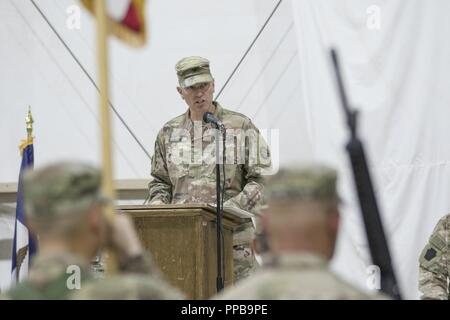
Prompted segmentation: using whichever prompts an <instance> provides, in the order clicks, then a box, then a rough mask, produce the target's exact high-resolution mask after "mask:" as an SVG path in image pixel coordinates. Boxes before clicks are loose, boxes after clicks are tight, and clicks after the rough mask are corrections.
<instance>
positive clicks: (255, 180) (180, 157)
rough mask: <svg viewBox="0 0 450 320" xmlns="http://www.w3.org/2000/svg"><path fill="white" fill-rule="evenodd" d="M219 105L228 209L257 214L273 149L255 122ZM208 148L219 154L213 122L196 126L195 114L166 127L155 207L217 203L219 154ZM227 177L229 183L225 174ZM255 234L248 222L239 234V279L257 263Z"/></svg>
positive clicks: (158, 152)
mask: <svg viewBox="0 0 450 320" xmlns="http://www.w3.org/2000/svg"><path fill="white" fill-rule="evenodd" d="M214 105H215V111H214V115H215V116H216V117H217V118H218V119H219V120H220V121H221V122H222V123H223V124H224V126H225V127H226V128H227V138H226V139H225V143H226V147H225V148H226V160H225V177H226V184H225V195H224V206H232V207H237V208H240V209H243V210H246V211H249V212H253V213H255V212H257V211H258V210H259V208H260V206H261V204H262V201H263V199H262V189H263V185H262V183H261V180H262V176H261V174H262V172H263V170H264V169H267V168H269V167H270V154H269V150H268V148H267V145H266V143H265V141H264V139H262V137H261V136H260V134H259V131H258V129H257V128H256V127H255V126H254V124H253V123H252V122H251V120H250V119H249V118H247V117H245V116H244V115H242V114H240V113H237V112H233V111H230V110H227V109H224V108H222V107H221V106H220V105H219V104H218V103H217V102H214ZM239 130H241V131H239ZM238 132H240V133H247V134H248V136H249V137H250V138H249V139H248V141H253V144H252V145H251V144H249V143H247V142H246V140H244V139H245V137H244V135H243V134H241V135H239V134H236V133H238ZM230 133H231V134H230ZM233 134H235V135H236V136H239V137H238V138H236V141H238V143H235V142H236V141H235V140H234V139H233V138H232V137H233ZM202 150H203V158H202ZM205 150H206V151H208V150H209V151H211V150H212V151H215V139H214V130H213V128H212V126H211V124H205V123H203V124H202V122H200V121H199V122H195V123H194V122H193V121H192V120H191V119H190V117H189V110H188V111H187V112H186V113H184V114H182V115H180V116H178V117H176V118H174V119H173V120H171V121H169V122H168V123H166V124H165V125H164V127H163V128H162V129H161V130H160V132H159V133H158V136H157V138H156V142H155V150H154V155H153V158H152V176H153V180H152V181H151V182H150V183H149V198H150V204H170V203H172V204H181V203H210V204H215V203H216V173H215V154H214V152H205ZM205 153H206V154H205ZM230 159H231V160H230ZM221 179H222V180H221V181H223V173H222V172H221ZM253 230H254V229H253V226H252V224H246V225H244V226H242V227H241V228H240V229H239V230H236V232H235V234H234V238H233V242H234V243H233V246H234V265H235V267H234V275H235V280H239V279H241V278H244V277H246V276H247V275H248V274H249V273H250V272H251V271H252V270H253V268H254V267H255V265H256V263H255V258H254V255H253V253H252V250H251V248H250V241H251V238H252V235H253Z"/></svg>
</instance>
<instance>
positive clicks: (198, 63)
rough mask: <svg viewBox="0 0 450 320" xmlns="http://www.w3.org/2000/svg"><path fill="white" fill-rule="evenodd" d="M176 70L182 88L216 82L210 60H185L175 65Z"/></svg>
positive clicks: (189, 58)
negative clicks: (210, 67)
mask: <svg viewBox="0 0 450 320" xmlns="http://www.w3.org/2000/svg"><path fill="white" fill-rule="evenodd" d="M175 70H176V71H177V76H178V83H179V84H180V86H181V87H182V88H187V87H190V86H193V85H196V84H199V83H207V82H213V81H214V79H213V77H212V75H211V70H210V69H209V60H208V59H205V58H202V57H195V56H194V57H186V58H183V59H181V60H180V61H178V63H177V64H176V65H175Z"/></svg>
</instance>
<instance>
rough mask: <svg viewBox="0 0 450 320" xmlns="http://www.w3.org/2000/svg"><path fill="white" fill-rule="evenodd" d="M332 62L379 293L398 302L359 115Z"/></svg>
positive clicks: (332, 52)
mask: <svg viewBox="0 0 450 320" xmlns="http://www.w3.org/2000/svg"><path fill="white" fill-rule="evenodd" d="M331 59H332V61H333V66H334V71H335V75H336V81H337V85H338V90H339V95H340V99H341V103H342V106H343V108H344V112H345V115H346V118H347V125H348V128H349V129H350V140H349V142H348V143H347V145H346V149H347V152H348V154H349V157H350V161H351V165H352V172H353V178H354V181H355V184H356V189H357V192H358V198H359V205H360V207H361V213H362V216H363V220H364V226H365V229H366V234H367V240H368V244H369V249H370V253H371V256H372V262H373V263H374V264H375V265H376V266H378V267H379V268H380V272H381V273H380V276H381V290H382V291H383V292H384V293H386V294H388V295H390V296H391V297H392V298H394V299H397V300H400V299H401V296H400V291H399V288H398V284H397V280H396V277H395V273H394V269H393V268H392V262H391V256H390V254H389V247H388V244H387V241H386V237H385V233H384V229H383V225H382V222H381V218H380V212H379V210H378V206H377V201H376V198H375V193H374V191H373V185H372V180H371V178H370V173H369V168H368V166H367V161H366V155H365V152H364V146H363V144H362V142H361V140H360V139H359V138H358V135H357V132H356V125H357V115H358V113H357V111H356V110H351V109H350V106H349V104H348V100H347V96H346V93H345V90H344V84H343V80H342V75H341V71H340V68H339V61H338V57H337V53H336V51H335V50H334V49H331Z"/></svg>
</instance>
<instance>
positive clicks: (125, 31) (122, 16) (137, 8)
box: [80, 0, 147, 46]
mask: <svg viewBox="0 0 450 320" xmlns="http://www.w3.org/2000/svg"><path fill="white" fill-rule="evenodd" d="M80 1H81V3H82V4H83V5H84V6H85V7H86V8H87V9H88V10H89V11H90V12H91V13H92V14H95V13H94V12H95V3H94V1H96V0H80ZM105 5H106V12H107V15H108V21H109V29H110V31H111V32H112V33H113V34H114V35H115V36H116V37H118V38H120V39H122V40H124V41H125V42H127V43H129V44H130V45H133V46H143V45H144V44H145V42H146V38H147V28H146V23H145V17H144V5H145V0H106V1H105Z"/></svg>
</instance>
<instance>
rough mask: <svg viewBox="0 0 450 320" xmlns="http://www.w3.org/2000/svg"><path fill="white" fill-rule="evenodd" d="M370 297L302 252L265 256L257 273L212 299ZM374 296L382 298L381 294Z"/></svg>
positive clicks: (315, 257) (321, 259) (324, 262)
mask: <svg viewBox="0 0 450 320" xmlns="http://www.w3.org/2000/svg"><path fill="white" fill-rule="evenodd" d="M374 297H375V296H373V295H371V294H369V293H365V292H363V291H360V290H358V289H356V288H355V287H353V286H352V285H350V284H348V283H347V282H345V281H343V280H342V279H340V278H339V277H337V276H336V275H335V274H334V273H333V272H332V271H331V270H330V269H329V266H328V261H327V260H326V259H325V258H324V257H321V256H319V255H315V254H309V253H302V254H283V255H278V256H273V255H270V254H268V255H265V256H264V257H263V266H262V267H261V268H260V270H258V271H256V273H255V274H254V275H253V276H252V277H250V278H248V279H246V280H245V281H243V282H241V283H240V284H237V286H236V287H234V288H231V289H228V290H225V291H224V292H223V294H221V295H219V296H217V297H216V299H219V300H235V299H237V300H322V299H324V300H344V299H357V300H367V299H373V298H374ZM376 297H377V298H380V299H381V298H384V297H383V296H381V295H380V296H376Z"/></svg>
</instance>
